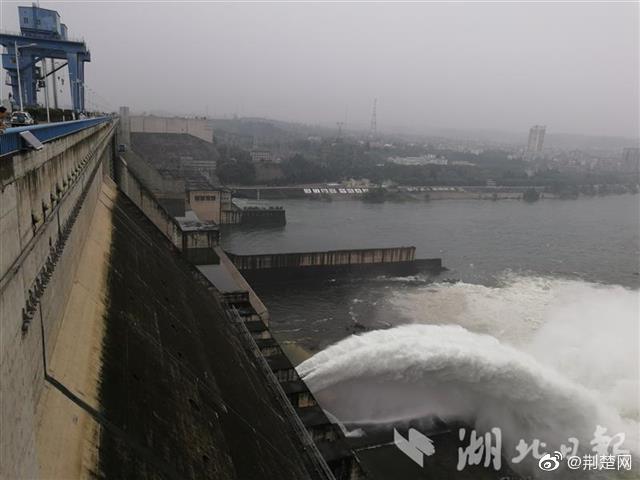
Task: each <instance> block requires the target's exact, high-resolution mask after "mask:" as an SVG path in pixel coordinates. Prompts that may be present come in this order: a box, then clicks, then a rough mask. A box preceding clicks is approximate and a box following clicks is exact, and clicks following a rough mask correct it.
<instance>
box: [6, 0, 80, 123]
mask: <svg viewBox="0 0 640 480" xmlns="http://www.w3.org/2000/svg"><path fill="white" fill-rule="evenodd" d="M18 15H19V17H20V32H21V33H20V34H15V33H7V32H1V33H0V45H3V46H4V47H5V48H6V49H7V52H6V53H3V54H2V68H4V69H5V70H7V72H8V74H9V79H10V84H9V85H10V86H11V87H12V91H13V98H14V99H16V104H17V105H20V92H22V97H23V98H22V100H23V103H24V105H25V106H27V107H33V106H36V105H37V92H38V82H39V81H40V80H43V78H44V77H43V76H42V73H41V69H40V67H38V66H37V63H38V62H40V61H44V60H45V59H47V58H51V59H59V60H66V62H67V63H66V65H67V66H68V69H69V88H70V90H71V102H72V104H73V110H74V111H75V112H82V111H84V109H85V108H84V63H85V62H89V61H91V53H90V52H89V50H88V49H87V46H86V44H85V43H84V42H83V41H75V40H68V39H67V27H66V25H64V24H63V23H60V15H59V14H58V12H56V11H55V10H48V9H45V8H40V7H38V6H36V5H33V6H31V7H18ZM16 45H17V46H18V50H19V51H18V63H19V65H17V63H16ZM63 66H64V65H63ZM18 68H19V69H20V75H18ZM48 75H55V72H49V73H48ZM18 76H19V77H20V84H21V85H20V87H21V88H19V87H18Z"/></svg>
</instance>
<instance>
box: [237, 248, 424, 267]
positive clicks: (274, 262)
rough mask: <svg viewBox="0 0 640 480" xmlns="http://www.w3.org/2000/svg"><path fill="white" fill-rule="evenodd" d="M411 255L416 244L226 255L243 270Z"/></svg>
mask: <svg viewBox="0 0 640 480" xmlns="http://www.w3.org/2000/svg"><path fill="white" fill-rule="evenodd" d="M415 254H416V247H394V248H368V249H362V250H332V251H327V252H305V253H272V254H260V255H234V254H232V253H228V254H227V255H228V256H229V258H230V259H231V261H233V263H234V265H235V266H236V268H237V269H238V270H241V271H245V270H260V269H270V268H297V267H327V266H341V265H363V264H380V263H395V262H410V261H412V260H414V258H415Z"/></svg>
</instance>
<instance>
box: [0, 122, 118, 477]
mask: <svg viewBox="0 0 640 480" xmlns="http://www.w3.org/2000/svg"><path fill="white" fill-rule="evenodd" d="M65 129H66V131H67V132H73V133H72V134H67V135H65V134H64V133H65ZM113 129H114V126H113V123H112V122H111V121H110V120H109V119H106V118H105V119H104V120H103V121H101V122H95V123H94V122H88V121H87V122H85V123H82V122H69V125H66V126H58V125H54V126H51V127H45V128H42V127H41V128H40V129H39V132H36V134H37V135H41V137H38V138H42V139H43V140H44V138H45V137H46V136H47V135H48V134H51V135H54V136H55V138H54V139H53V140H52V141H49V142H47V143H45V144H44V148H43V149H41V150H39V151H33V150H28V149H24V148H23V147H24V146H23V145H20V144H19V142H15V145H14V147H15V148H17V150H16V151H12V152H10V153H5V152H6V147H8V146H9V144H10V143H11V136H12V132H11V129H9V130H7V132H6V133H5V134H4V135H1V136H0V142H1V143H2V150H3V155H2V156H1V157H0V172H1V182H2V191H1V196H0V208H1V216H0V225H1V231H0V235H1V238H0V240H1V242H0V243H1V245H2V248H0V250H1V255H0V276H1V279H0V306H1V315H0V321H1V322H2V324H1V325H0V329H1V331H2V335H0V378H1V379H2V381H1V383H0V401H1V412H0V425H2V427H1V430H2V443H1V445H0V460H1V461H0V477H1V478H37V477H38V476H39V468H38V462H37V451H38V449H37V424H38V420H37V418H36V415H35V412H36V409H37V406H38V403H39V400H40V398H41V396H42V393H43V389H44V387H45V382H44V378H45V374H46V372H45V369H46V365H47V363H50V362H51V357H52V354H53V350H54V346H55V343H56V339H57V336H58V334H59V329H60V324H61V321H62V318H63V316H64V310H65V306H66V302H67V300H68V298H69V295H70V292H71V289H72V286H73V279H74V276H75V273H76V270H77V269H78V266H79V256H80V252H81V251H82V249H83V247H84V243H85V238H86V232H87V230H88V228H89V224H90V222H91V218H92V215H93V210H94V208H95V204H96V201H97V197H98V192H99V187H100V184H101V183H102V172H103V170H104V169H105V168H104V167H105V166H108V163H109V160H110V158H111V154H112V152H113V142H112V135H113Z"/></svg>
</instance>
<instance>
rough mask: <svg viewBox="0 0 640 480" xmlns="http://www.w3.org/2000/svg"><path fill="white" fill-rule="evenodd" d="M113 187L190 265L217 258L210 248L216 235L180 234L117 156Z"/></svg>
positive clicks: (208, 232)
mask: <svg viewBox="0 0 640 480" xmlns="http://www.w3.org/2000/svg"><path fill="white" fill-rule="evenodd" d="M115 173H116V183H117V185H118V187H119V188H120V190H121V191H122V192H124V193H125V194H126V195H127V197H129V198H130V199H131V201H133V203H135V204H136V206H137V207H138V208H139V209H140V210H142V212H143V213H144V214H145V216H146V217H147V218H148V219H149V220H151V221H152V222H153V224H154V225H155V226H156V227H158V229H159V230H160V231H161V232H162V233H163V234H164V235H165V236H166V237H167V238H168V239H169V240H170V241H171V243H173V244H174V245H175V246H176V248H177V249H178V250H180V251H182V252H183V253H184V254H185V255H186V256H187V258H189V257H190V255H191V256H192V257H193V258H190V260H192V261H198V262H199V263H206V262H207V261H208V260H210V259H211V260H213V259H215V258H217V257H216V256H215V253H214V251H213V248H214V247H215V246H216V245H217V244H218V240H219V232H218V230H212V229H204V228H203V229H189V230H184V229H183V228H182V227H181V225H180V223H179V222H178V221H177V220H176V219H175V218H174V217H173V216H171V214H170V213H169V212H168V211H167V210H166V209H165V208H164V207H163V206H162V205H161V204H160V202H159V201H158V199H156V197H155V196H154V194H153V193H152V192H151V190H149V189H148V188H147V187H146V186H145V185H144V184H143V183H142V182H141V181H140V180H139V179H138V177H137V176H136V175H135V174H134V173H133V171H132V169H130V168H129V165H128V164H127V161H126V160H125V159H124V158H123V157H122V156H119V157H118V158H117V159H116V162H115Z"/></svg>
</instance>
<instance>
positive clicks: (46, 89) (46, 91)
mask: <svg viewBox="0 0 640 480" xmlns="http://www.w3.org/2000/svg"><path fill="white" fill-rule="evenodd" d="M42 73H43V75H44V104H45V106H46V107H47V123H51V114H50V113H49V82H48V80H47V59H46V58H43V59H42ZM53 75H54V76H55V73H54V74H53Z"/></svg>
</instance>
